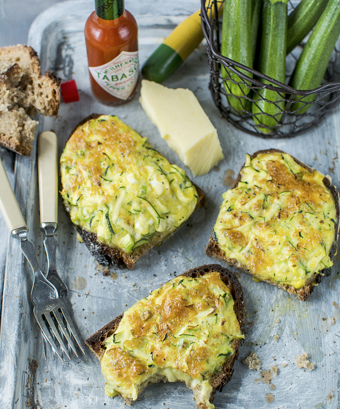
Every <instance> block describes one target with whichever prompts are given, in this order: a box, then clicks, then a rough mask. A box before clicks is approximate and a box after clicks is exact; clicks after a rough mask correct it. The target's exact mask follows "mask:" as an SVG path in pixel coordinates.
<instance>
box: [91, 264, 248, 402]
mask: <svg viewBox="0 0 340 409" xmlns="http://www.w3.org/2000/svg"><path fill="white" fill-rule="evenodd" d="M212 272H217V273H220V275H221V279H222V281H223V282H224V283H225V284H226V285H227V286H228V287H229V288H230V291H231V295H232V297H233V299H234V311H235V314H236V317H237V320H238V322H239V324H240V327H241V328H242V326H243V325H244V323H245V314H246V307H245V301H244V296H243V291H242V287H241V285H240V283H239V282H238V280H237V278H236V277H235V275H234V274H233V273H231V272H230V271H229V270H227V269H226V268H223V267H222V266H220V265H219V264H210V265H203V266H200V267H196V268H193V269H191V270H189V271H187V272H186V273H184V274H181V276H184V277H202V276H204V275H205V274H208V273H212ZM123 316H124V313H123V314H121V315H119V316H118V317H116V318H115V319H114V320H112V321H111V322H109V323H108V324H107V325H105V326H104V327H103V328H101V329H100V330H99V331H97V332H96V333H95V334H93V335H91V336H90V337H89V338H88V339H87V340H86V341H85V345H86V346H87V347H88V348H89V349H90V350H91V352H92V353H93V354H94V355H95V356H96V357H97V358H98V359H99V361H100V360H101V358H102V356H103V355H104V352H105V341H106V339H107V338H109V337H110V336H111V335H112V334H113V333H114V332H115V331H116V329H117V328H118V326H119V323H120V321H121V320H122V318H123ZM240 344H241V340H239V339H234V341H233V349H234V351H235V354H234V355H232V356H231V357H226V360H225V362H224V363H223V366H222V368H221V370H220V371H219V372H217V373H215V374H214V375H213V376H212V378H211V379H210V384H211V386H212V387H213V392H212V394H211V396H210V402H212V401H213V400H214V395H215V393H216V391H220V392H221V391H222V389H223V387H224V385H226V384H227V383H228V382H229V381H230V379H231V377H232V374H233V372H234V370H233V366H234V362H235V360H236V359H237V357H238V354H239V347H240ZM160 381H163V382H167V380H166V379H165V378H163V377H159V376H157V378H155V379H150V380H148V382H147V383H146V384H143V385H142V386H141V390H140V392H141V391H142V390H143V389H144V388H146V386H147V385H148V384H151V383H157V382H160ZM193 392H194V395H195V393H197V392H198V391H195V390H194V389H193ZM126 403H127V404H129V402H126ZM199 408H200V409H206V405H204V406H202V405H200V406H199Z"/></svg>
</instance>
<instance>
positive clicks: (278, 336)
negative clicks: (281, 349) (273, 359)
mask: <svg viewBox="0 0 340 409" xmlns="http://www.w3.org/2000/svg"><path fill="white" fill-rule="evenodd" d="M273 338H274V339H275V341H276V342H279V338H280V335H279V334H276V335H274V337H273Z"/></svg>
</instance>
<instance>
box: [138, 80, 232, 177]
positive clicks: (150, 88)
mask: <svg viewBox="0 0 340 409" xmlns="http://www.w3.org/2000/svg"><path fill="white" fill-rule="evenodd" d="M140 103H141V104H142V107H143V109H144V111H145V112H146V114H147V115H148V117H149V118H150V120H151V121H152V122H153V123H154V124H155V125H156V126H157V128H158V130H159V132H160V134H161V137H162V138H164V139H165V140H166V141H167V143H168V145H169V146H170V148H171V149H173V150H174V151H175V152H176V153H177V154H178V156H179V157H180V159H181V160H182V161H183V163H184V164H185V165H186V166H187V167H188V168H189V169H190V170H191V172H192V173H193V175H194V176H201V175H204V174H206V173H207V172H209V171H210V170H211V168H213V167H214V166H215V165H217V163H218V162H219V161H220V160H222V159H223V158H224V156H223V153H222V148H221V145H220V141H219V139H218V136H217V131H216V129H215V128H214V126H213V124H212V123H211V121H210V119H209V118H208V116H207V115H206V113H205V112H204V111H203V109H202V107H201V105H200V104H199V102H198V100H197V98H196V97H195V95H194V93H193V92H192V91H190V90H188V89H183V88H178V89H171V88H167V87H164V86H163V85H160V84H157V83H155V82H152V81H147V80H143V81H142V88H141V97H140Z"/></svg>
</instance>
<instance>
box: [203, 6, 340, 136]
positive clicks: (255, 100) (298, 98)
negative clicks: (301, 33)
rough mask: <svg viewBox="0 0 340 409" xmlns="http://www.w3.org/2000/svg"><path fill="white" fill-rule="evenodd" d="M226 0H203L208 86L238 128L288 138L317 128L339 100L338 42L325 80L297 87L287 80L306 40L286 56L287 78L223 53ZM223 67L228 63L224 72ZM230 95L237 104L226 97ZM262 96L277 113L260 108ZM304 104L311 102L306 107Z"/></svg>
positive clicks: (222, 110) (290, 9) (214, 98)
mask: <svg viewBox="0 0 340 409" xmlns="http://www.w3.org/2000/svg"><path fill="white" fill-rule="evenodd" d="M223 3H224V0H210V1H206V0H201V20H202V28H203V33H204V36H205V38H206V40H207V53H208V59H209V68H210V83H209V88H210V91H211V95H212V98H213V100H214V103H215V105H216V106H217V108H218V109H219V111H220V112H221V114H222V115H223V116H224V117H225V118H226V119H227V120H228V121H229V122H230V123H232V124H233V125H234V126H236V128H238V129H241V130H242V131H244V132H247V133H249V134H252V135H255V136H259V137H262V138H290V137H294V136H297V135H299V134H302V133H303V132H306V131H308V130H309V129H311V128H313V127H314V126H315V125H317V124H318V123H319V122H320V121H321V120H322V119H323V118H324V117H325V115H326V114H327V113H328V112H329V111H330V110H331V109H332V108H334V107H335V106H336V105H337V104H338V103H339V101H340V51H339V50H338V48H337V47H335V48H334V51H333V53H332V56H331V59H330V61H329V64H328V67H327V70H326V73H325V75H324V79H323V83H322V84H321V86H320V87H318V88H316V89H313V90H308V91H300V90H296V89H294V88H292V87H290V86H289V85H288V84H289V80H290V77H291V75H292V73H293V70H294V67H295V65H296V62H297V60H298V58H299V56H300V54H301V52H302V49H303V46H304V42H303V43H301V44H300V45H299V46H297V47H296V48H295V49H294V50H293V51H292V52H291V53H290V54H288V56H287V58H286V80H285V84H283V83H281V82H279V81H276V80H274V79H273V78H270V77H267V76H265V75H263V74H261V73H260V72H258V71H256V70H255V69H252V68H249V67H246V66H244V65H242V64H240V63H238V62H236V61H233V60H231V59H229V58H226V57H223V56H222V55H221V53H220V44H221V33H222V22H221V13H219V11H220V9H221V7H222V6H223ZM298 3H299V1H295V2H294V1H289V5H288V12H291V11H292V10H293V9H294V8H295V7H296V5H297V4H298ZM219 14H220V19H219ZM305 41H306V40H305ZM337 44H338V43H337ZM222 67H224V68H225V70H223V77H222V73H221V68H222ZM235 74H236V75H235ZM235 86H236V87H238V89H239V90H240V92H237V94H239V96H235V92H234V93H233V94H232V93H231V92H230V90H231V88H232V87H233V89H235ZM263 88H266V89H268V90H271V91H274V92H275V93H277V94H276V98H274V102H273V101H272V100H271V101H270V100H268V99H265V98H263V96H262V95H261V93H260V92H259V91H260V90H262V89H263ZM314 96H315V99H314V101H312V102H306V99H307V98H306V97H308V100H309V101H310V99H312V98H313V97H314ZM231 98H232V99H233V100H234V101H235V102H236V104H235V103H232V104H230V103H229V102H228V100H229V101H230V100H231ZM236 100H237V101H236ZM263 101H266V102H268V103H269V104H272V109H271V111H272V112H274V114H273V115H270V114H268V113H266V112H264V111H263V110H262V107H263V105H261V102H263ZM254 105H255V106H256V108H255V109H254ZM307 105H308V107H307ZM235 106H236V108H237V109H235ZM306 108H308V110H307V111H306ZM304 111H306V112H304ZM263 115H265V116H267V117H270V118H272V120H270V121H265V122H267V123H268V122H271V124H273V126H268V125H265V124H263V123H262V122H261V118H263ZM255 121H256V122H255Z"/></svg>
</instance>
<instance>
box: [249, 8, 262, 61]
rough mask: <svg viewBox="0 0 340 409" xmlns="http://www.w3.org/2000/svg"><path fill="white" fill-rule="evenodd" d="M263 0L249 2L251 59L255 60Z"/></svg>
mask: <svg viewBox="0 0 340 409" xmlns="http://www.w3.org/2000/svg"><path fill="white" fill-rule="evenodd" d="M262 2H263V0H252V3H251V7H252V9H251V14H252V15H251V50H252V53H253V61H254V60H255V53H256V46H257V36H258V32H259V25H260V17H261V8H262Z"/></svg>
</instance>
